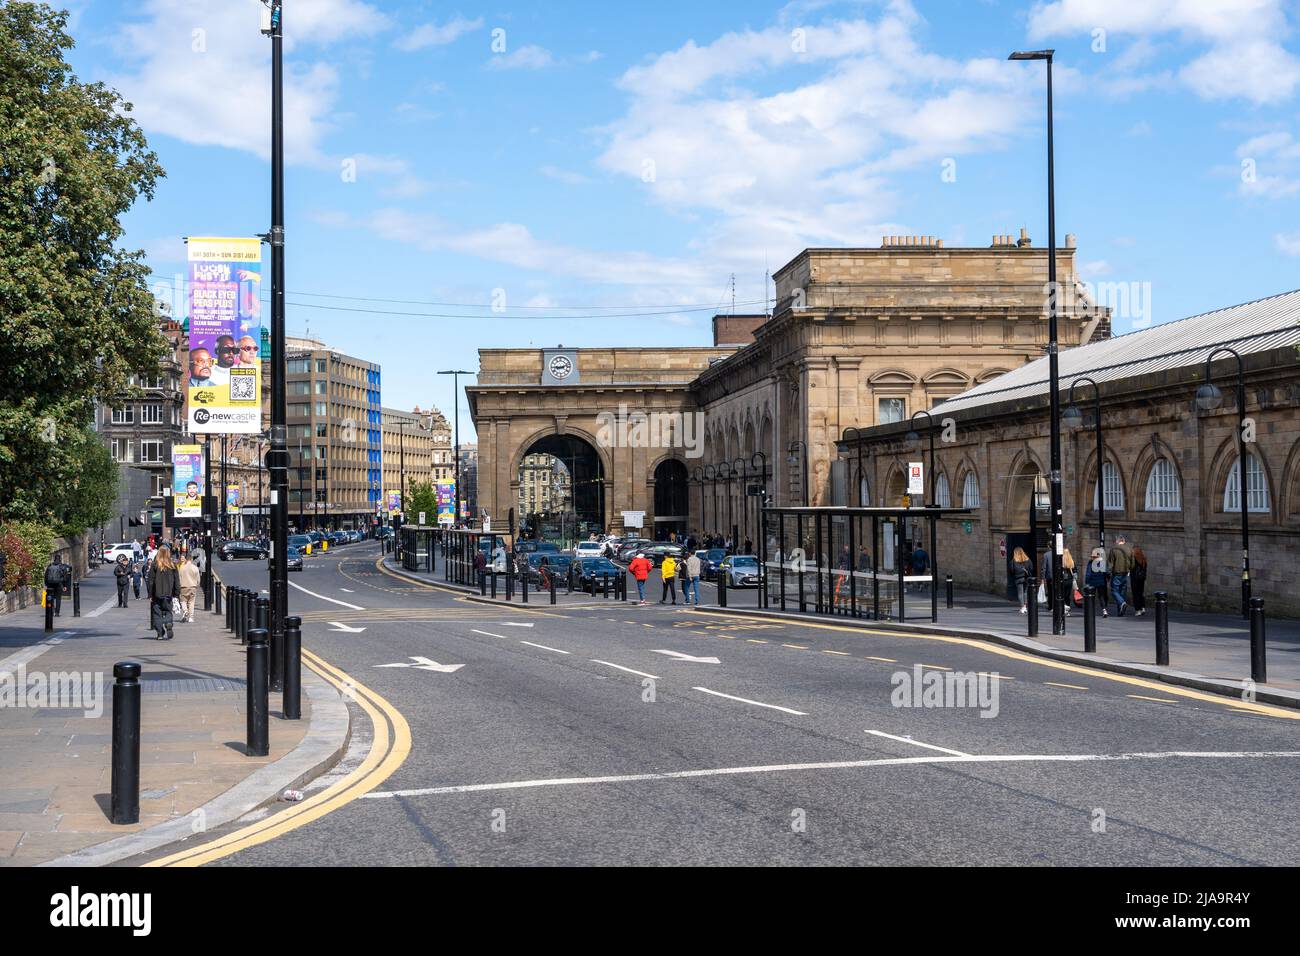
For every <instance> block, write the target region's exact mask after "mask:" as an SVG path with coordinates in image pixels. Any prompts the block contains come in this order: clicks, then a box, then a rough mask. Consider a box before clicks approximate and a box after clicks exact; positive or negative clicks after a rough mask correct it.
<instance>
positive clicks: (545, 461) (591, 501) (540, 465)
mask: <svg viewBox="0 0 1300 956" xmlns="http://www.w3.org/2000/svg"><path fill="white" fill-rule="evenodd" d="M518 481H519V488H520V497H519V505H518V509H517V510H518V514H519V519H520V523H519V527H520V532H521V534H523V535H524V536H525V537H529V538H541V539H544V540H548V541H556V542H561V541H564V542H568V541H571V540H574V539H577V540H583V539H585V538H586V537H588V536H589V535H590V534H591V533H592V532H600V531H602V530H604V527H605V467H604V463H603V462H602V461H601V457H600V454H599V452H597V451H596V449H595V447H594V446H592V445H591V444H590V443H589V442H587V441H586V440H584V439H582V438H580V437H578V436H577V435H573V434H566V435H546V436H543V437H542V438H539V439H537V440H536V441H534V442H532V443H531V444H530V445H529V446H528V447H527V448H525V449H524V451H523V454H522V456H521V457H520V461H519V470H518ZM544 489H545V493H543V490H544Z"/></svg>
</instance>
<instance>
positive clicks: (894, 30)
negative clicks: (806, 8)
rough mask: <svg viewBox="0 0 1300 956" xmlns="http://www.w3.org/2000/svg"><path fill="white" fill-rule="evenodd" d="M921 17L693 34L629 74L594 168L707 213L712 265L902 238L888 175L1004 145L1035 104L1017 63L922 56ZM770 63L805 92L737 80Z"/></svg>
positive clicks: (895, 13) (705, 245) (895, 8)
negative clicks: (624, 97)
mask: <svg viewBox="0 0 1300 956" xmlns="http://www.w3.org/2000/svg"><path fill="white" fill-rule="evenodd" d="M915 23H916V19H915V17H914V15H913V14H912V13H911V9H910V7H908V6H906V5H899V4H894V5H891V8H890V10H889V11H887V12H886V13H884V14H883V15H882V16H881V18H880V20H879V21H877V22H865V21H854V22H841V23H834V24H830V25H824V26H818V27H809V28H806V29H805V31H804V33H802V34H800V35H794V34H792V30H791V29H788V28H786V27H784V26H782V27H771V28H768V29H764V30H760V31H753V30H750V31H745V32H740V33H728V34H725V35H723V36H720V37H718V38H717V39H716V40H715V41H713V42H712V43H706V44H698V43H696V42H694V41H692V42H688V43H686V44H684V45H683V46H681V47H680V48H678V49H676V50H672V51H669V52H666V53H663V54H661V55H660V56H657V57H655V58H653V59H651V60H649V61H648V62H646V63H644V64H639V65H637V66H635V67H633V68H631V69H629V70H627V71H626V72H625V73H624V75H623V76H622V78H621V79H620V81H619V86H620V87H621V88H622V89H623V90H624V91H625V92H627V93H628V94H629V97H630V103H629V107H628V109H627V112H626V113H625V115H624V116H622V117H621V118H619V119H618V120H616V121H615V122H614V123H612V124H610V126H608V127H607V128H606V129H605V130H603V133H604V136H605V149H604V152H603V153H602V155H601V156H600V157H599V160H598V162H599V164H600V165H601V166H603V167H604V168H606V169H608V170H611V171H613V172H615V173H618V174H620V175H622V176H625V177H627V178H628V179H629V181H632V182H634V183H637V184H639V185H642V186H643V188H644V189H646V190H647V191H648V192H649V194H650V195H651V196H652V197H653V198H654V199H655V200H656V201H657V202H659V203H661V204H663V205H664V206H666V207H669V208H670V209H672V210H674V211H676V212H679V213H681V214H683V215H698V214H700V213H702V212H703V213H710V214H712V215H713V220H712V221H711V222H710V223H709V224H707V225H706V226H704V227H703V228H702V230H701V234H700V237H699V239H698V240H697V242H696V243H695V245H694V247H693V248H694V249H695V250H696V251H697V252H699V253H700V254H702V255H705V256H706V257H709V256H711V257H713V261H714V262H715V263H716V265H715V268H726V267H727V266H729V265H735V264H738V263H739V264H743V266H744V267H746V268H752V266H753V263H754V262H755V261H756V260H757V261H759V262H761V261H763V258H764V255H765V253H766V254H768V255H769V256H770V261H773V262H782V261H785V260H784V259H783V258H782V257H783V256H788V255H792V254H794V253H796V252H798V250H799V249H800V248H803V247H804V246H808V245H863V244H869V245H874V244H875V243H877V242H878V241H879V237H880V235H882V233H885V232H891V231H905V230H901V229H899V228H897V227H896V225H895V224H893V223H891V222H890V213H891V210H892V209H893V207H894V205H895V203H894V197H893V195H892V193H891V189H890V183H889V180H888V178H887V176H888V174H890V173H892V172H894V171H897V170H900V169H910V168H917V167H919V166H924V165H926V164H931V163H933V164H936V165H935V170H936V171H935V175H936V177H937V176H938V166H937V164H938V163H939V162H940V161H941V160H943V159H946V158H949V157H953V158H956V157H960V156H962V155H965V154H969V153H971V152H975V151H982V150H990V149H1000V148H1003V147H1005V145H1006V144H1007V143H1008V142H1009V141H1010V139H1011V137H1012V136H1013V134H1015V133H1016V132H1017V131H1018V130H1019V129H1020V128H1021V126H1022V124H1023V123H1025V122H1026V121H1027V120H1028V118H1029V117H1031V116H1035V115H1036V113H1035V110H1036V109H1037V108H1038V107H1037V102H1036V101H1035V100H1033V98H1032V94H1031V92H1030V91H1031V90H1032V89H1033V87H1031V86H1029V85H1027V84H1024V83H1022V82H1020V79H1021V77H1020V72H1019V70H1018V68H1017V67H1016V66H1015V65H1011V64H1005V63H995V62H993V61H991V60H986V59H977V60H969V61H958V60H951V59H947V58H944V57H939V56H936V55H934V54H930V53H927V52H926V51H924V50H922V49H920V48H919V47H918V45H917V43H916V41H915V40H914V38H913V36H912V30H913V27H914V26H915ZM800 51H802V52H800ZM795 68H797V72H796V71H795ZM776 70H783V71H786V72H788V73H789V75H790V76H791V77H797V78H798V81H799V85H792V84H791V83H790V82H789V80H788V79H787V82H786V84H785V85H779V86H778V91H777V92H767V93H765V94H763V95H760V94H758V93H754V92H751V91H749V90H747V89H745V88H744V87H742V86H741V85H740V84H742V83H743V82H745V81H751V80H755V81H758V80H761V81H762V82H763V83H764V86H765V87H769V88H770V87H771V85H772V82H771V78H770V77H769V74H770V73H772V72H773V71H776ZM810 72H811V74H812V75H811V76H810V75H809V73H810ZM782 75H784V74H782ZM912 231H917V230H912ZM921 231H925V230H921Z"/></svg>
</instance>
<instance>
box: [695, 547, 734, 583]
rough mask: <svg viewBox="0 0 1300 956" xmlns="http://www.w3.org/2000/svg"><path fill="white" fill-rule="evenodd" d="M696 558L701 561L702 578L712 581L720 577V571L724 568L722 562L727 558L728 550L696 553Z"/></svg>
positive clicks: (710, 550) (709, 550) (720, 549)
mask: <svg viewBox="0 0 1300 956" xmlns="http://www.w3.org/2000/svg"><path fill="white" fill-rule="evenodd" d="M695 556H696V557H697V558H699V559H700V577H702V578H704V580H706V581H712V580H713V579H714V578H716V577H717V576H718V569H719V568H720V567H722V561H723V559H724V558H725V557H726V556H727V549H726V548H709V549H708V550H706V551H696V552H695Z"/></svg>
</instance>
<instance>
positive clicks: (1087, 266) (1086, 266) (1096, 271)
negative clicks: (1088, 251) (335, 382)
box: [1079, 259, 1111, 276]
mask: <svg viewBox="0 0 1300 956" xmlns="http://www.w3.org/2000/svg"><path fill="white" fill-rule="evenodd" d="M1079 272H1080V273H1081V274H1082V275H1085V276H1105V275H1110V273H1111V268H1110V263H1109V262H1107V261H1106V260H1105V259H1096V260H1094V261H1092V262H1083V263H1080V265H1079Z"/></svg>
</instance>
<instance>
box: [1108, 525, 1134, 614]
mask: <svg viewBox="0 0 1300 956" xmlns="http://www.w3.org/2000/svg"><path fill="white" fill-rule="evenodd" d="M1132 570H1133V549H1132V548H1130V547H1129V546H1128V544H1127V543H1126V542H1125V540H1124V536H1123V535H1122V534H1121V535H1116V536H1115V546H1114V547H1113V548H1111V549H1110V596H1111V597H1112V598H1114V599H1115V605H1116V609H1115V613H1116V614H1118V615H1119V616H1120V617H1123V616H1124V612H1125V611H1126V610H1128V576H1129V572H1130V571H1132Z"/></svg>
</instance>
